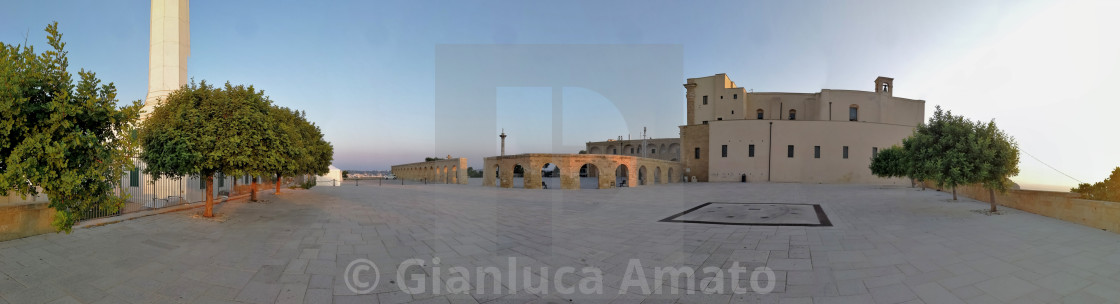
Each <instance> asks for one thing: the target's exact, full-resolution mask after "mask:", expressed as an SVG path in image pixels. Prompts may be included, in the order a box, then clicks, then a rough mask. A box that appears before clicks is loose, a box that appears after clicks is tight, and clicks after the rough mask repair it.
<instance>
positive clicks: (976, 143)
mask: <svg viewBox="0 0 1120 304" xmlns="http://www.w3.org/2000/svg"><path fill="white" fill-rule="evenodd" d="M973 128H974V130H975V131H974V132H973V134H974V137H973V138H972V142H971V144H972V146H971V152H972V153H970V155H969V158H970V159H972V160H973V162H975V163H976V164H977V166H976V170H977V172H976V174H975V176H976V179H977V180H978V181H979V183H980V184H981V185H983V186H984V188H987V189H988V196H989V199H990V200H989V202H990V203H991V207H992V209H991V212H996V191H999V192H1001V193H1004V192H1007V189H1008V188H1010V187H1011V185H1013V184H1014V183H1013V182H1011V177H1012V176H1015V175H1019V145H1018V144H1017V143H1016V142H1015V139H1014V138H1012V137H1011V136H1009V135H1007V133H1005V132H1003V130H1000V129H999V128H998V127H996V123H995V121H989V122H988V123H981V122H976V123H975V125H974V126H973Z"/></svg>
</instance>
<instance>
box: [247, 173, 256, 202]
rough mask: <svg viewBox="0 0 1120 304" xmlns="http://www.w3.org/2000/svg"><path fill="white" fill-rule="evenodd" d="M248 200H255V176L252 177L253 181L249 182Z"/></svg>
mask: <svg viewBox="0 0 1120 304" xmlns="http://www.w3.org/2000/svg"><path fill="white" fill-rule="evenodd" d="M249 200H251V201H254V202H255V201H257V177H256V176H254V177H253V183H252V184H249Z"/></svg>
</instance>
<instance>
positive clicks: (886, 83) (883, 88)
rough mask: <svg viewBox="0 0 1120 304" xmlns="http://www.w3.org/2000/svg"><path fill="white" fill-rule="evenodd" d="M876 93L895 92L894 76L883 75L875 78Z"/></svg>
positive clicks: (888, 93) (889, 93)
mask: <svg viewBox="0 0 1120 304" xmlns="http://www.w3.org/2000/svg"><path fill="white" fill-rule="evenodd" d="M875 93H887V95H892V94H893V93H894V78H888V77H883V76H879V78H875Z"/></svg>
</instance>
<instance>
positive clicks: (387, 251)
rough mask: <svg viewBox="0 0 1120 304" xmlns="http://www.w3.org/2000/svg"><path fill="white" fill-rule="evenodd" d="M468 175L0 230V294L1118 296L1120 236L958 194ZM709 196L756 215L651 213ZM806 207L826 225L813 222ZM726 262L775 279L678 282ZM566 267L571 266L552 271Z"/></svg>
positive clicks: (829, 299) (265, 298)
mask: <svg viewBox="0 0 1120 304" xmlns="http://www.w3.org/2000/svg"><path fill="white" fill-rule="evenodd" d="M471 182H472V184H470V185H437V184H430V185H383V186H377V184H376V183H362V182H359V183H358V186H353V184H351V186H345V187H316V188H313V189H311V190H290V191H284V192H283V193H282V194H281V195H279V196H274V195H271V194H265V195H262V198H263V199H264V201H263V202H260V203H248V202H227V203H224V204H222V205H220V206H219V207H218V208H217V212H218V213H219V215H220V216H219V217H218V218H216V219H203V218H198V217H196V216H193V213H195V212H196V211H193V210H187V211H180V212H168V213H163V214H153V215H148V216H144V217H138V218H133V219H129V220H124V221H120V222H116V223H112V224H106V225H101V226H94V227H87V228H79V229H76V230H75V231H74V232H73V233H71V234H68V235H67V234H48V235H40V236H34V237H29V238H24V239H19V240H13V241H8V242H0V303H3V302H11V303H49V302H53V301H58V302H59V303H67V302H75V301H77V302H85V303H90V302H100V303H120V302H136V303H160V302H242V303H273V302H283V303H332V302H333V303H342V302H348V301H353V302H364V303H371V302H386V303H403V302H419V303H478V302H493V303H521V302H525V301H539V302H549V301H553V302H567V301H570V302H572V303H612V302H613V303H660V302H665V303H675V302H680V303H689V302H696V303H710V302H712V301H718V302H720V303H726V302H730V303H743V302H746V303H808V302H811V303H869V302H874V303H905V302H927V303H940V302H969V303H974V302H984V301H996V302H1088V303H1095V302H1107V301H1109V300H1110V299H1111V300H1115V299H1116V298H1118V297H1120V293H1117V292H1116V290H1120V280H1118V279H1120V246H1117V244H1120V235H1117V234H1114V233H1110V232H1105V231H1100V230H1096V229H1092V228H1089V227H1084V226H1080V225H1077V224H1073V223H1068V222H1063V221H1058V220H1054V219H1049V218H1045V217H1042V216H1038V215H1034V214H1030V213H1026V212H1022V211H1018V210H1013V209H1007V208H1005V210H1006V212H1005V214H1003V215H996V216H988V215H984V214H982V213H979V212H975V210H982V209H986V208H987V204H986V203H984V202H977V201H973V200H969V199H963V198H962V199H961V200H959V201H952V200H951V196H950V194H947V193H943V192H937V191H933V190H926V191H920V190H918V189H914V188H905V187H884V186H869V185H810V184H784V183H747V184H743V183H690V184H669V185H652V186H641V187H634V188H623V189H603V190H593V189H584V190H555V191H552V190H549V191H545V190H526V189H499V188H485V187H481V186H479V185H478V181H476V180H475V179H472V180H471ZM711 202H718V203H721V204H708V203H711ZM704 204H708V205H707V206H709V207H712V208H714V207H724V208H715V209H727V208H728V206H731V207H739V208H740V209H744V210H741V211H742V212H738V213H735V212H728V211H726V210H720V211H713V212H707V211H709V210H706V209H697V210H702V211H703V212H702V213H696V214H693V215H692V216H694V217H692V218H687V217H686V219H691V220H695V221H714V220H719V221H728V220H729V219H730V221H732V223H734V222H736V221H738V222H739V223H750V224H751V225H722V224H712V223H689V222H665V221H662V220H663V219H666V218H668V217H671V216H673V215H677V214H680V213H681V212H682V211H685V210H689V209H692V208H696V207H697V206H701V205H704ZM751 204H765V205H770V204H773V205H775V206H772V207H774V208H773V209H769V210H763V209H764V208H754V206H757V205H751ZM789 206H812V207H811V208H810V209H803V208H802V209H799V208H801V207H797V208H791V207H789ZM817 206H819V210H820V211H821V212H823V213H824V214H826V215H827V216H828V219H829V222H830V224H831V226H819V225H818V226H814V225H816V224H820V220H819V218H817V217H813V216H810V215H814V216H815V215H816V214H815V212H816V211H817V208H818V207H817ZM768 207H770V206H768ZM752 208H754V209H759V210H750V209H752ZM810 210H812V212H810ZM721 212H722V213H721ZM795 212H796V213H797V214H793V213H795ZM717 213H718V214H717ZM702 214H707V215H702ZM727 216H732V218H728V217H727ZM763 216H766V217H768V218H767V219H763V218H762V217H763ZM775 218H784V219H782V220H777V219H775ZM770 219H775V220H773V221H771V222H769V223H768V222H767V221H766V220H770ZM814 221H816V222H814ZM107 222H112V221H111V220H110V221H107ZM814 223H816V224H814ZM771 224H772V225H771ZM779 224H807V225H804V226H781V225H779ZM437 257H438V258H440V260H439V262H438V263H436V262H435V258H437ZM510 257H515V258H516V261H517V266H515V267H514V269H515V270H517V269H519V268H520V269H525V268H527V269H528V272H529V275H528V277H529V278H530V280H531V281H532V282H540V279H541V278H542V277H549V279H550V281H559V282H562V283H563V286H567V287H571V286H579V284H580V282H581V279H583V278H586V277H593V276H592V275H586V274H583V276H581V272H580V271H581V270H582V269H584V267H590V268H591V269H598V270H600V271H601V272H602V275H603V278H604V279H603V282H602V285H603V287H602V289H603V290H604V294H597V295H596V294H593V295H583V294H577V295H565V294H561V293H558V292H557V291H556V290H549V292H548V293H547V294H545V293H542V292H536V293H528V292H526V291H525V290H524V285H521V284H520V283H521V282H517V283H518V285H519V286H512V284H514V283H515V282H514V281H513V280H511V276H510V275H509V272H508V270H509V268H510V267H509V265H508V264H507V263H508V259H509V258H510ZM409 259H417V260H420V261H423V263H422V265H419V266H415V267H411V268H408V269H406V270H405V271H404V272H403V273H404V274H406V275H408V276H407V277H406V281H405V282H407V283H414V282H415V280H413V278H415V279H418V280H420V281H423V282H425V284H427V286H428V287H431V286H433V285H432V283H433V278H435V277H438V278H440V280H441V281H440V284H442V286H443V287H445V288H446V287H447V281H448V280H450V279H451V278H452V277H455V275H453V274H451V273H450V272H451V268H452V267H462V268H463V269H466V270H467V271H469V272H470V273H469V274H470V276H471V277H472V278H471V280H470V282H469V284H468V285H467V286H468V288H469V291H468V292H467V293H466V294H451V293H447V292H443V293H439V294H436V293H434V292H431V291H429V292H427V293H423V294H419V295H408V294H404V293H402V292H400V289H399V288H398V286H397V284H396V283H397V282H396V281H397V278H396V272H397V270H398V266H399V265H401V263H402V262H405V261H406V260H409ZM361 260H365V261H370V262H372V263H373V264H375V265H376V266H377V267H378V268H379V269H378V271H379V274H380V278H379V280H380V281H379V284H378V285H377V286H375V288H374V289H372V291H371V292H370V293H366V294H359V293H356V292H353V291H351V290H349V288H348V287H347V284H346V282H347V281H346V280H347V279H348V278H358V279H360V280H364V281H371V280H373V278H374V276H373V275H371V273H368V272H367V273H360V274H359V275H357V276H347V273H346V270H347V269H348V268H350V266H351V263H353V262H355V261H361ZM634 260H636V261H639V262H640V266H639V267H637V268H638V269H640V270H641V271H642V272H644V273H645V275H646V276H648V277H650V280H651V282H647V284H648V286H649V287H650V289H651V290H653V291H669V290H675V291H678V292H680V293H679V294H652V295H647V294H641V293H640V291H641V288H637V287H630V288H626V291H627V293H624V294H620V292H619V291H618V290H619V289H621V287H622V286H621V285H622V284H623V282H624V279H625V278H626V277H627V271H628V270H631V271H634V270H635V269H634V267H630V266H631V265H630V264H631V261H634ZM437 264H438V265H437ZM733 265H738V266H739V267H742V268H743V269H744V270H745V271H746V272H745V274H744V276H749V275H750V271H751V270H754V269H755V268H756V267H769V269H771V270H772V271H773V276H774V278H775V280H774V281H773V282H772V283H773V284H772V285H773V286H774V289H773V290H772V291H771V292H769V293H755V292H752V293H745V294H730V290H726V291H725V293H723V294H716V295H708V294H703V293H695V291H697V290H693V291H694V293H692V294H688V293H687V291H688V290H689V289H688V288H687V285H688V283H689V282H692V283H695V285H696V287H693V288H694V289H701V288H702V287H710V286H719V285H723V286H730V285H731V284H730V283H729V282H730V278H729V277H727V276H726V275H728V272H727V271H728V270H730V269H731V268H732V266H733ZM565 266H567V267H571V268H572V269H573V270H574V272H573V273H571V274H567V275H561V277H560V278H559V279H556V278H555V277H554V275H556V274H557V270H559V269H560V268H562V267H565ZM437 267H438V269H437ZM487 267H494V268H496V269H497V273H500V274H501V276H502V277H503V278H502V279H499V280H498V281H497V282H498V283H497V284H498V286H497V290H498V293H494V292H493V290H492V287H495V286H493V284H489V283H485V282H479V280H477V279H476V278H474V276H475V275H476V274H477V273H478V272H484V271H476V269H485V268H487ZM666 267H676V268H679V267H692V268H695V274H694V275H692V276H686V277H684V278H682V279H680V280H677V281H673V282H662V283H661V285H657V283H656V282H652V276H653V274H654V273H655V271H656V270H658V269H662V268H666ZM705 267H712V268H715V269H719V270H724V273H723V274H724V275H725V277H723V278H722V279H720V280H722V281H721V282H724V284H714V281H712V280H711V279H713V277H711V275H710V274H707V273H705V272H704V271H703V269H704V268H705ZM543 269H547V271H548V273H547V274H545V273H544V271H545V270H543ZM413 275H415V277H413ZM765 277H768V276H764V278H765ZM523 278H524V277H517V278H516V280H520V279H523ZM705 279H708V280H707V281H705ZM748 280H749V279H748ZM756 283H763V284H760V285H767V284H765V282H756ZM588 284H590V283H588ZM475 285H483V286H484V287H486V290H485V291H482V292H480V291H478V290H476V289H475V288H474V287H475ZM701 285H703V286H701ZM749 285H750V284H749V281H744V282H741V284H740V285H739V286H749Z"/></svg>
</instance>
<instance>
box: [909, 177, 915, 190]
mask: <svg viewBox="0 0 1120 304" xmlns="http://www.w3.org/2000/svg"><path fill="white" fill-rule="evenodd" d="M914 184H915V183H914V179H913V178H911V179H910V188H914Z"/></svg>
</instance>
